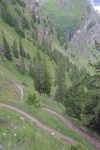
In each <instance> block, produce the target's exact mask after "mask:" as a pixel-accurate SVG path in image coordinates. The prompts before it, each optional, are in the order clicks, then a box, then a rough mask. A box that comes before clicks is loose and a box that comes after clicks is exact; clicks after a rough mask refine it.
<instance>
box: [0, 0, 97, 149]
mask: <svg viewBox="0 0 100 150" xmlns="http://www.w3.org/2000/svg"><path fill="white" fill-rule="evenodd" d="M4 1H5V2H7V9H6V10H7V11H8V12H10V15H11V14H12V15H11V17H12V19H11V18H10V19H11V21H12V20H13V17H14V18H15V20H16V19H17V21H18V23H19V24H18V26H17V27H18V29H21V31H22V32H23V34H22V33H21V34H20V33H19V30H16V24H17V22H16V24H12V23H13V22H12V23H11V24H10V22H9V21H8V22H6V21H5V19H4V18H3V17H0V46H3V40H2V31H3V32H4V34H5V37H6V39H7V41H8V43H9V45H10V48H11V54H12V55H13V49H12V44H13V41H14V40H16V41H17V43H19V39H20V38H21V39H22V44H23V47H24V49H25V51H26V52H29V54H30V57H31V60H33V59H34V58H35V57H36V54H37V52H38V51H39V53H40V56H41V57H42V58H43V59H45V61H46V62H47V65H48V68H49V71H50V74H51V78H52V90H51V98H54V96H55V90H56V88H55V71H56V68H57V66H58V64H57V63H56V62H55V61H54V59H52V57H51V55H49V54H50V53H49V52H51V51H53V52H54V51H55V50H54V49H55V48H56V51H57V54H58V52H60V53H61V56H63V57H64V60H65V61H66V60H67V57H68V56H69V57H70V55H68V56H67V54H66V52H65V51H64V50H63V48H62V47H61V45H60V44H59V42H58V40H57V39H56V40H55V33H54V31H53V30H54V29H52V25H51V22H50V21H49V19H47V17H45V16H43V15H42V13H41V10H40V8H39V6H38V5H37V4H36V2H35V1H31V0H30V1H26V2H27V3H26V7H25V8H23V7H22V6H21V5H22V4H18V3H17V4H16V1H13V0H9V1H6V0H4ZM14 2H15V3H14ZM59 3H60V1H59ZM76 4H78V3H76ZM76 4H75V5H76ZM50 5H51V4H50ZM53 6H54V5H53ZM32 7H33V8H34V9H33V8H32ZM58 7H59V6H58ZM62 7H63V6H62ZM16 8H17V9H18V10H16ZM47 8H48V7H47ZM32 9H33V10H34V11H33V10H32ZM54 9H55V11H56V13H58V15H61V14H62V15H63V14H64V15H66V14H65V11H62V13H61V14H60V13H59V9H58V8H57V10H56V8H54ZM64 9H66V8H64ZM15 10H16V11H15ZM32 11H33V12H32ZM67 11H68V13H69V14H68V19H69V17H72V18H73V19H72V20H71V21H69V24H68V31H69V30H72V29H74V28H76V26H77V23H80V20H81V16H79V18H78V20H77V22H76V18H77V17H76V16H77V15H78V14H79V13H80V11H79V10H77V11H76V9H75V8H73V7H71V12H70V11H69V10H67ZM74 11H76V14H75V15H74ZM20 13H21V14H20ZM32 13H33V14H34V15H35V19H36V20H35V22H34V23H33V24H32V25H31V23H32V22H31V21H32V16H31V15H32ZM0 14H1V13H0ZM22 16H24V17H25V18H26V20H27V21H26V22H28V24H29V26H28V25H27V27H25V26H24V25H25V24H23V23H22ZM66 17H67V16H66ZM66 17H65V18H66ZM74 19H75V22H74V23H75V24H74V23H73V20H74ZM24 21H25V20H24ZM59 21H60V20H59ZM30 22H31V23H30ZM48 22H49V23H48ZM24 23H25V22H24ZM26 24H27V23H26ZM65 24H66V23H65ZM65 24H64V27H65ZM34 26H35V27H34ZM28 27H29V28H28ZM69 27H70V28H71V29H69ZM51 31H52V32H51ZM32 33H33V34H34V36H33V35H32ZM43 42H44V43H45V44H44V43H43ZM42 44H44V45H42ZM18 46H19V45H18ZM45 46H46V47H45ZM18 50H19V48H18ZM45 50H48V51H45ZM24 61H25V67H26V73H25V74H22V73H21V72H20V70H19V69H18V65H20V63H21V57H20V56H19V58H14V57H13V61H12V62H10V61H8V60H7V59H6V58H5V57H4V54H3V55H0V102H4V103H8V104H11V105H14V106H16V107H18V108H20V109H22V110H24V111H26V112H28V113H30V114H31V115H33V116H35V117H37V118H38V119H39V120H40V121H41V122H43V123H44V124H46V125H48V126H49V127H52V128H54V129H56V130H57V131H60V132H61V133H64V134H66V135H68V136H69V137H71V138H73V139H76V140H77V141H78V142H81V143H82V144H83V145H85V146H86V147H88V149H91V150H94V149H95V148H94V146H92V145H91V144H90V143H89V142H88V141H86V140H85V139H84V138H83V137H81V135H80V134H77V133H76V132H74V131H72V130H70V129H69V128H68V127H66V126H65V125H64V124H63V122H61V121H60V120H59V119H57V118H56V117H54V116H52V115H49V114H47V113H45V112H43V111H42V110H41V107H49V108H52V109H54V110H55V111H57V112H60V113H63V112H64V111H65V108H64V107H63V106H62V105H61V104H59V103H57V102H54V101H52V100H51V99H49V98H48V97H47V96H45V97H43V96H42V95H40V94H39V93H38V92H37V91H36V90H35V87H34V79H33V78H32V77H31V76H30V75H29V72H28V69H29V67H28V66H29V63H30V61H29V60H28V59H27V58H24ZM64 63H65V62H64ZM70 63H72V64H74V63H76V64H79V61H78V60H77V61H76V59H73V57H71V58H70ZM82 64H84V62H82ZM86 64H87V63H86ZM80 68H81V66H80ZM69 70H70V69H69ZM66 84H67V87H68V88H69V87H70V86H71V85H72V81H71V78H70V74H69V71H68V72H67V70H66ZM22 91H23V94H24V95H23V98H22ZM30 93H31V94H34V93H35V95H36V98H37V99H38V100H39V103H40V106H41V107H40V108H36V107H35V106H34V105H29V104H28V103H27V100H28V95H29V94H30ZM11 114H12V112H10V111H8V110H3V109H0V118H1V119H2V120H4V124H3V125H2V126H1V127H0V130H1V132H0V133H1V134H0V141H2V143H3V146H4V147H7V149H8V150H9V149H11V148H12V147H13V148H12V149H19V146H21V148H22V149H23V150H26V149H27V148H29V147H28V146H29V144H30V139H33V141H32V143H31V145H30V150H31V149H32V150H33V149H35V150H40V149H41V150H42V149H43V150H45V149H46V150H50V149H54V148H56V149H57V148H58V149H62V150H65V149H67V148H69V144H68V143H65V142H63V141H59V140H56V139H54V138H53V137H52V136H51V135H48V134H47V133H43V132H42V131H41V130H40V129H38V128H37V127H35V126H33V125H31V123H29V122H27V121H20V119H19V118H20V116H19V115H17V114H16V113H13V116H11ZM11 120H12V124H14V127H16V126H17V128H18V131H17V134H16V133H15V129H12V127H11V124H9V122H10V121H11ZM18 120H19V121H18ZM5 121H7V122H5ZM1 122H2V121H1ZM18 123H19V125H18ZM24 125H25V130H24V129H23V128H22V127H24ZM26 128H27V129H26ZM4 133H5V134H4ZM32 133H33V134H32ZM14 134H16V135H14ZM5 135H6V136H5ZM26 137H28V139H27V138H26ZM11 141H12V143H11ZM19 141H20V142H19ZM9 143H10V144H9ZM16 143H17V147H16ZM22 143H23V145H22ZM38 143H39V144H38ZM0 144H1V143H0ZM22 149H21V150H22Z"/></svg>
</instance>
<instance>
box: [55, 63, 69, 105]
mask: <svg viewBox="0 0 100 150" xmlns="http://www.w3.org/2000/svg"><path fill="white" fill-rule="evenodd" d="M56 86H57V90H56V94H55V100H56V101H58V102H61V103H63V102H64V101H65V96H66V89H67V88H66V79H65V69H64V67H63V64H60V65H59V66H58V68H57V72H56Z"/></svg>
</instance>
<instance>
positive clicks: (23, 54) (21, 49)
mask: <svg viewBox="0 0 100 150" xmlns="http://www.w3.org/2000/svg"><path fill="white" fill-rule="evenodd" d="M19 50H20V55H21V56H22V57H26V52H25V50H24V47H23V44H22V40H21V39H20V40H19Z"/></svg>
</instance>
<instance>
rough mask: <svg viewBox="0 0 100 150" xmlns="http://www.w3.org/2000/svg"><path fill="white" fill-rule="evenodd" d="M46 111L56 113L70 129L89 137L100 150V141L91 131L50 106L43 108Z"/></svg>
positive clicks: (86, 137)
mask: <svg viewBox="0 0 100 150" xmlns="http://www.w3.org/2000/svg"><path fill="white" fill-rule="evenodd" d="M43 110H44V111H46V112H48V113H51V114H52V115H55V116H56V117H58V118H59V119H60V120H62V121H63V122H64V124H65V125H67V126H68V127H69V128H70V129H72V130H73V131H76V132H77V133H79V134H80V135H82V136H83V137H84V138H85V139H87V140H88V141H89V142H90V143H92V144H93V145H94V146H95V147H96V148H97V149H98V150H100V141H99V140H98V139H96V137H94V136H92V135H90V134H89V133H87V132H85V131H83V130H82V129H80V128H78V127H77V126H75V125H74V124H73V122H71V121H70V120H68V119H66V118H64V117H63V116H62V115H61V114H59V113H57V112H55V111H54V110H51V109H49V108H43Z"/></svg>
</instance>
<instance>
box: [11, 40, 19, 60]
mask: <svg viewBox="0 0 100 150" xmlns="http://www.w3.org/2000/svg"><path fill="white" fill-rule="evenodd" d="M12 49H13V54H14V57H16V58H19V53H18V47H17V41H15V40H14V42H13V46H12Z"/></svg>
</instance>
